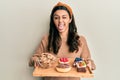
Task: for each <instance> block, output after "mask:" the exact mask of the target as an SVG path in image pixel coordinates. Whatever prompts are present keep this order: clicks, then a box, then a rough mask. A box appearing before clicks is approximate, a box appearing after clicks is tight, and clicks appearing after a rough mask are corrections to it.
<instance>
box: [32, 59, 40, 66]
mask: <svg viewBox="0 0 120 80" xmlns="http://www.w3.org/2000/svg"><path fill="white" fill-rule="evenodd" d="M32 61H33V64H34V67H38V66H40V65H39V58H38V57H32Z"/></svg>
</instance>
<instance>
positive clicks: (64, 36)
mask: <svg viewBox="0 0 120 80" xmlns="http://www.w3.org/2000/svg"><path fill="white" fill-rule="evenodd" d="M60 37H61V39H62V41H65V42H66V41H67V38H68V32H63V33H60Z"/></svg>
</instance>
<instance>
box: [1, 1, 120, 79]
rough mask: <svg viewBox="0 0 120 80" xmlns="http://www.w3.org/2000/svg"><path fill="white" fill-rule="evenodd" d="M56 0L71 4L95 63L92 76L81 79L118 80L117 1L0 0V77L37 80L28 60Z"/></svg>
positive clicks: (119, 27)
mask: <svg viewBox="0 0 120 80" xmlns="http://www.w3.org/2000/svg"><path fill="white" fill-rule="evenodd" d="M58 1H62V2H65V3H67V4H69V5H70V6H71V7H72V9H73V12H74V16H75V20H76V25H77V27H78V32H79V34H80V35H84V36H85V37H86V39H87V42H88V46H89V48H90V51H91V55H92V58H93V59H94V60H95V63H96V65H97V70H96V71H94V73H95V77H94V78H91V79H87V78H86V79H83V80H120V78H119V74H120V70H119V67H120V63H119V61H120V59H119V56H120V36H119V34H120V5H119V4H120V1H119V0H0V80H40V78H36V77H33V76H32V71H33V68H30V67H29V66H28V61H29V59H30V57H31V56H32V54H33V53H34V51H35V49H36V47H37V46H38V44H39V42H40V40H41V37H42V36H43V35H44V34H46V33H47V32H48V29H49V16H50V12H51V10H52V8H53V6H54V5H55V4H56V3H57V2H58Z"/></svg>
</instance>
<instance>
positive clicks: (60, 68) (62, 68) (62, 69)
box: [56, 63, 71, 72]
mask: <svg viewBox="0 0 120 80" xmlns="http://www.w3.org/2000/svg"><path fill="white" fill-rule="evenodd" d="M56 70H57V71H58V72H69V71H70V70H71V66H70V65H69V64H61V63H60V64H58V65H57V66H56Z"/></svg>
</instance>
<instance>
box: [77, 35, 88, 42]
mask: <svg viewBox="0 0 120 80" xmlns="http://www.w3.org/2000/svg"><path fill="white" fill-rule="evenodd" d="M79 40H80V42H81V43H82V44H86V37H85V36H84V35H80V38H79Z"/></svg>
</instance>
